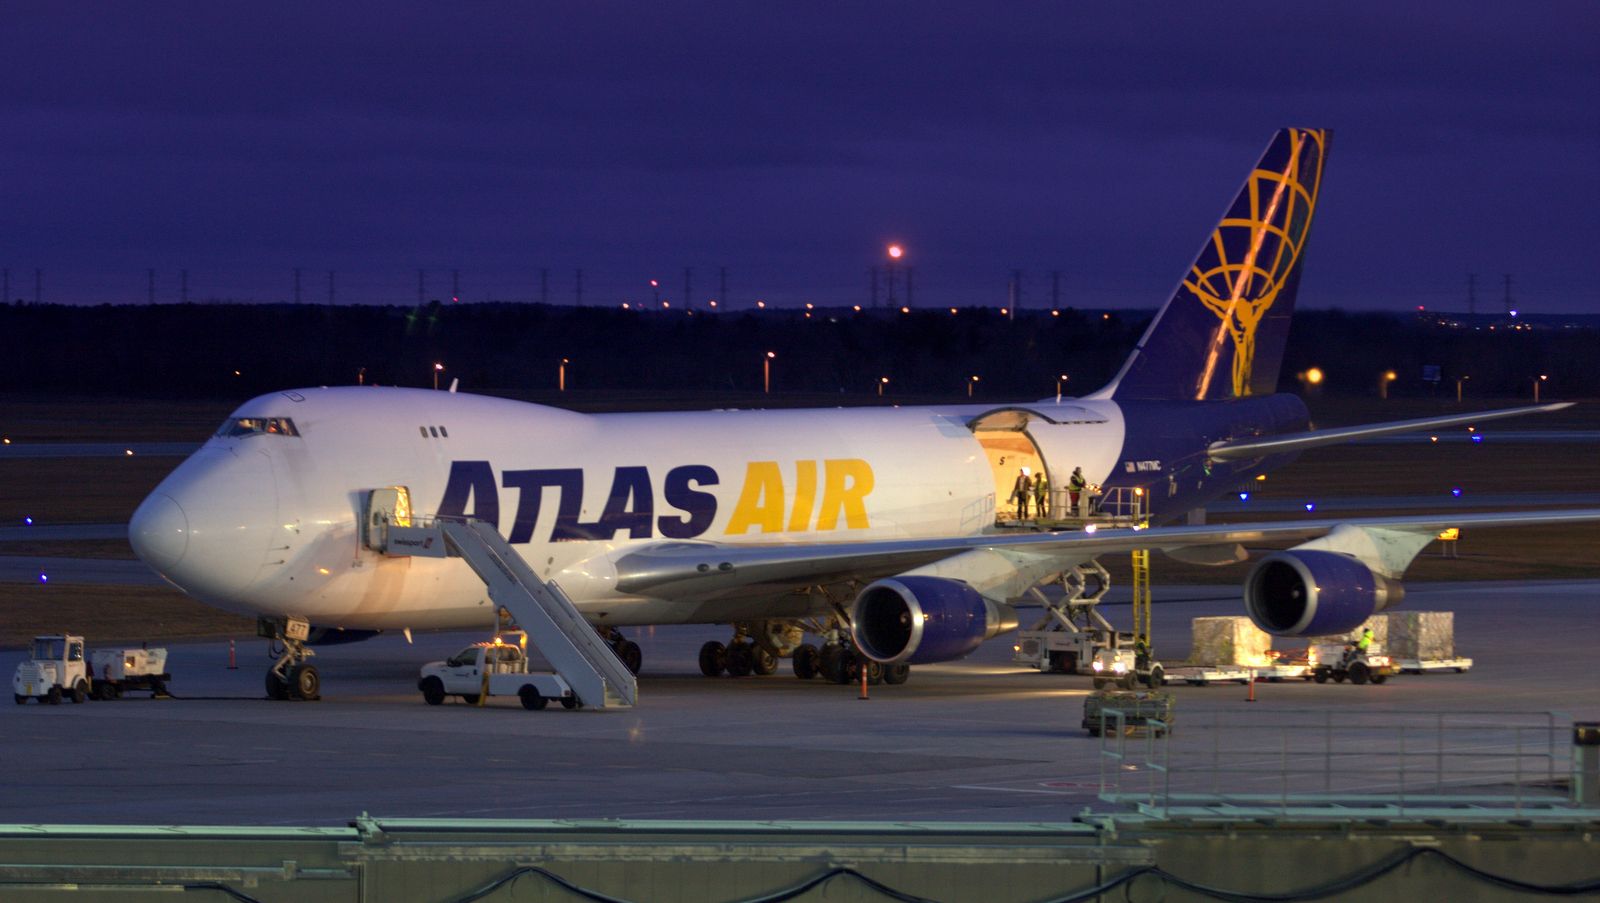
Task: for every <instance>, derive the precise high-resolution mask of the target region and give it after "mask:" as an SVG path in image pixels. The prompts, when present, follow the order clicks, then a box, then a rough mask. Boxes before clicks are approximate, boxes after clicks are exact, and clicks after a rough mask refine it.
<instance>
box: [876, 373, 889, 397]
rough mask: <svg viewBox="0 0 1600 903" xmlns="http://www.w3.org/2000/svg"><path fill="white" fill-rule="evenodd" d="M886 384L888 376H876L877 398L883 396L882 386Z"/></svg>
mask: <svg viewBox="0 0 1600 903" xmlns="http://www.w3.org/2000/svg"><path fill="white" fill-rule="evenodd" d="M888 384H889V377H887V376H880V377H878V397H879V398H882V397H883V387H884V386H887V385H888Z"/></svg>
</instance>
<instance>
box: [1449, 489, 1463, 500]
mask: <svg viewBox="0 0 1600 903" xmlns="http://www.w3.org/2000/svg"><path fill="white" fill-rule="evenodd" d="M1450 495H1452V496H1453V497H1455V498H1461V487H1460V486H1453V487H1451V489H1450Z"/></svg>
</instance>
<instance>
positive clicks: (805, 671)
mask: <svg viewBox="0 0 1600 903" xmlns="http://www.w3.org/2000/svg"><path fill="white" fill-rule="evenodd" d="M821 657H822V655H821V653H819V652H818V651H817V647H815V646H813V645H811V644H810V643H801V644H800V645H799V646H796V647H795V650H794V657H793V658H792V659H790V664H791V665H793V666H794V676H795V677H798V678H800V679H801V680H810V679H811V678H813V677H816V676H817V669H818V665H819V663H820V660H821Z"/></svg>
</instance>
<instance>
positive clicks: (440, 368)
mask: <svg viewBox="0 0 1600 903" xmlns="http://www.w3.org/2000/svg"><path fill="white" fill-rule="evenodd" d="M443 372H444V364H441V363H438V362H435V363H434V365H433V389H434V391H435V392H437V391H438V390H439V374H441V373H443Z"/></svg>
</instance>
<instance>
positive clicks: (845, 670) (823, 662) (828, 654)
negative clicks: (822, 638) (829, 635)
mask: <svg viewBox="0 0 1600 903" xmlns="http://www.w3.org/2000/svg"><path fill="white" fill-rule="evenodd" d="M847 656H848V653H847V652H845V649H844V646H843V645H842V644H840V643H829V644H827V645H826V646H823V647H822V652H821V653H820V656H819V661H818V667H817V671H818V673H819V674H821V675H822V679H823V680H825V681H827V682H828V683H831V684H842V683H846V682H848V681H849V680H850V668H849V663H848V660H847Z"/></svg>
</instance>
